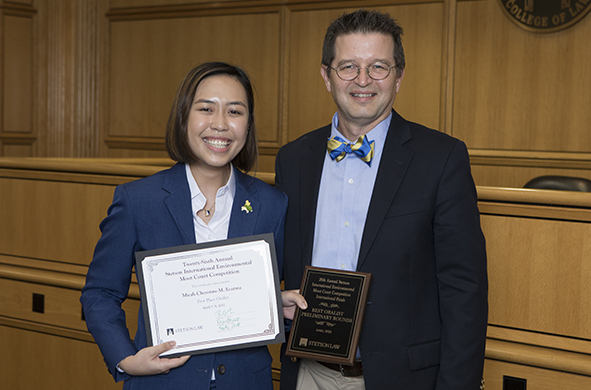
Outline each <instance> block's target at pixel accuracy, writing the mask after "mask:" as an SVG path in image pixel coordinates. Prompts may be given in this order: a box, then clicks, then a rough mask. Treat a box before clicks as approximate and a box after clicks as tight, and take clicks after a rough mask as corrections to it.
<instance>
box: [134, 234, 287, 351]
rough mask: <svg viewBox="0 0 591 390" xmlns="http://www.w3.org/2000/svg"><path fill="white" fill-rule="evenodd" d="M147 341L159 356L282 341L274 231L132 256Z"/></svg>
mask: <svg viewBox="0 0 591 390" xmlns="http://www.w3.org/2000/svg"><path fill="white" fill-rule="evenodd" d="M136 275H137V279H138V284H139V287H140V297H141V302H142V307H143V312H144V321H145V325H146V335H147V338H148V340H147V342H148V345H149V346H152V345H158V344H161V343H163V342H166V341H172V340H174V341H175V342H176V347H175V348H174V349H172V350H170V351H167V352H165V353H164V354H162V355H161V356H168V357H177V356H184V355H197V354H203V353H211V352H220V351H227V350H231V349H238V348H246V347H253V346H260V345H267V344H274V343H282V342H284V341H285V334H284V325H283V309H282V304H281V290H280V288H279V273H278V268H277V259H276V255H275V244H274V240H273V234H272V233H269V234H262V235H257V236H250V237H241V238H234V239H229V240H221V241H214V242H208V243H203V244H194V245H186V246H180V247H173V248H164V249H157V250H151V251H143V252H137V253H136Z"/></svg>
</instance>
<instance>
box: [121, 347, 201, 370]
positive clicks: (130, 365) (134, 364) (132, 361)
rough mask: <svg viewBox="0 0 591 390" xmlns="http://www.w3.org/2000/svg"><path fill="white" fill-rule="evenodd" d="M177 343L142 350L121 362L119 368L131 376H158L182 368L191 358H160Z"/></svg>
mask: <svg viewBox="0 0 591 390" xmlns="http://www.w3.org/2000/svg"><path fill="white" fill-rule="evenodd" d="M175 345H176V343H175V342H174V341H171V342H166V343H162V344H160V345H155V346H153V347H146V348H142V349H140V350H139V351H138V352H137V353H136V354H135V355H131V356H128V357H126V358H125V359H123V360H121V361H120V362H119V368H121V369H122V370H123V371H125V373H127V374H129V375H135V376H137V375H156V374H166V373H167V372H168V371H170V370H171V369H173V368H176V367H179V366H182V365H183V364H185V363H186V362H187V360H189V358H190V356H181V357H179V358H172V359H169V358H160V357H159V356H158V355H160V354H161V353H163V352H166V351H168V350H170V349H172V348H174V346H175Z"/></svg>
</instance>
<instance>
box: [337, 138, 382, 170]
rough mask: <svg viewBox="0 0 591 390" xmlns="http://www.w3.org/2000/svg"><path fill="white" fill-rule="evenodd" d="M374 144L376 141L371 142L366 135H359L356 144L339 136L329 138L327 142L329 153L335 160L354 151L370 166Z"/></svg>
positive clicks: (339, 159)
mask: <svg viewBox="0 0 591 390" xmlns="http://www.w3.org/2000/svg"><path fill="white" fill-rule="evenodd" d="M373 146H374V141H371V142H369V141H368V140H367V137H366V136H365V135H362V136H361V137H359V138H358V139H357V142H355V144H350V143H348V142H347V141H345V140H344V139H342V138H341V137H338V136H337V137H332V138H329V139H328V144H327V147H328V153H329V154H330V158H332V159H333V160H335V159H336V160H337V162H339V161H341V160H342V159H344V158H345V155H347V153H354V154H356V155H357V157H359V158H360V159H361V160H363V161H365V162H366V163H367V165H369V166H371V159H372V158H373V153H374V148H373Z"/></svg>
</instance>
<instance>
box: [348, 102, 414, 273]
mask: <svg viewBox="0 0 591 390" xmlns="http://www.w3.org/2000/svg"><path fill="white" fill-rule="evenodd" d="M411 138H412V136H411V134H410V129H409V127H408V123H407V122H406V121H405V120H404V119H403V118H402V117H401V116H399V115H398V114H397V113H396V112H395V111H394V112H393V117H392V122H391V123H390V128H389V129H388V135H387V136H386V141H385V143H384V150H383V152H382V158H381V160H380V167H379V168H378V174H377V176H376V181H375V184H374V188H373V192H372V196H371V201H370V203H369V210H368V212H367V219H366V221H365V227H364V229H363V236H362V238H361V247H360V250H359V259H358V261H357V270H360V269H361V266H362V265H363V262H364V261H365V258H366V257H367V254H368V253H369V250H370V248H371V246H372V244H373V242H374V240H375V238H376V236H377V234H378V232H379V230H380V227H381V225H382V222H383V221H384V217H385V214H386V213H385V212H384V211H385V210H388V208H389V207H390V205H391V204H392V202H393V200H394V197H395V196H396V192H397V191H398V188H399V187H400V183H401V182H402V178H403V177H404V175H405V173H406V170H407V168H408V165H409V164H410V161H411V160H412V157H413V155H414V153H413V152H412V151H411V150H409V149H407V148H405V147H404V146H403V144H404V143H405V142H406V141H408V140H410V139H411Z"/></svg>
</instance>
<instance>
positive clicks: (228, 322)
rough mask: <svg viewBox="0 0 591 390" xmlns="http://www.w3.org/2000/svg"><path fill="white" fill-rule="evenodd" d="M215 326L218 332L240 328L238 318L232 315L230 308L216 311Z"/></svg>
mask: <svg viewBox="0 0 591 390" xmlns="http://www.w3.org/2000/svg"><path fill="white" fill-rule="evenodd" d="M215 314H217V316H218V318H217V324H218V329H219V330H220V331H222V332H223V331H227V330H232V329H234V328H238V327H240V316H238V315H237V313H234V311H233V310H232V308H231V307H230V308H227V309H220V310H216V312H215Z"/></svg>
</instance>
